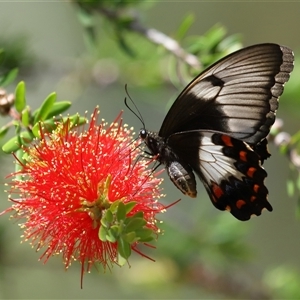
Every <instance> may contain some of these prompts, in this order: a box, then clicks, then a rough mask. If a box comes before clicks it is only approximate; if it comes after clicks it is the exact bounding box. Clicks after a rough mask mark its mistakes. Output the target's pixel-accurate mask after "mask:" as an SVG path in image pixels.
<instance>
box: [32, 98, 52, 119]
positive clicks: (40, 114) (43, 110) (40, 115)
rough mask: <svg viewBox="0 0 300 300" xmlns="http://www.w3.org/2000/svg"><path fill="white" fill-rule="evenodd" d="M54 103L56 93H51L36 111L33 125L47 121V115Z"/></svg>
mask: <svg viewBox="0 0 300 300" xmlns="http://www.w3.org/2000/svg"><path fill="white" fill-rule="evenodd" d="M55 101H56V93H51V94H50V95H49V96H48V97H47V98H46V99H45V100H44V102H43V103H42V105H41V107H40V108H39V110H38V111H37V114H36V115H35V116H34V122H33V123H34V124H35V123H37V122H39V121H44V120H46V119H47V116H48V114H49V113H50V111H51V109H52V107H53V105H54V103H55Z"/></svg>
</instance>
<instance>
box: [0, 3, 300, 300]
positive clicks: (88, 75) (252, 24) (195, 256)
mask: <svg viewBox="0 0 300 300" xmlns="http://www.w3.org/2000/svg"><path fill="white" fill-rule="evenodd" d="M138 11H139V12H138V13H140V17H141V20H142V22H143V23H144V25H145V26H148V27H153V28H156V29H158V30H160V31H162V32H164V33H166V34H168V35H173V34H175V32H176V30H177V28H178V27H179V26H180V24H181V22H182V20H183V18H184V17H185V16H186V15H187V14H189V13H193V15H194V18H195V22H194V24H193V25H192V26H191V28H190V30H189V32H188V34H189V35H202V34H204V33H205V32H206V31H207V30H209V29H210V28H211V27H212V26H214V25H215V24H216V23H219V24H222V25H223V26H224V27H225V28H226V29H227V31H228V35H231V34H240V35H241V37H242V42H243V45H245V46H247V45H250V44H255V43H262V42H275V43H278V44H283V45H287V46H289V47H290V48H292V49H293V50H294V52H295V54H296V57H297V55H298V54H299V49H300V39H299V28H300V19H299V11H300V3H296V2H251V3H250V2H247V1H239V2H226V1H219V2H202V1H193V2H189V1H180V2H175V1H157V2H156V1H149V2H148V1H145V3H144V4H143V5H142V6H141V7H139V8H138ZM76 14H77V10H76V7H75V6H74V5H72V4H71V3H70V2H64V1H61V2H49V1H38V2H27V1H19V2H2V1H1V2H0V43H2V44H3V47H4V48H5V49H7V51H9V50H8V49H9V48H8V47H10V46H11V47H15V46H16V45H17V44H18V42H20V43H21V42H22V43H23V44H21V45H26V48H22V46H21V49H22V50H23V51H25V50H26V51H25V52H26V53H25V54H26V55H25V57H26V59H24V60H23V62H24V66H23V68H21V72H20V75H19V77H18V80H25V82H26V85H27V99H28V102H29V103H30V104H31V105H32V107H33V108H36V107H38V105H40V103H41V101H42V100H43V99H44V98H45V97H46V96H47V95H48V94H49V93H50V92H52V91H56V92H57V93H58V98H59V100H70V101H72V103H73V106H72V108H71V110H70V114H73V113H76V112H80V113H81V114H83V113H84V112H85V111H86V110H87V111H89V112H92V111H93V109H94V107H95V106H96V105H99V106H100V110H101V116H102V117H103V118H105V119H106V120H107V121H112V120H113V119H114V118H115V117H116V116H117V114H118V113H119V111H120V110H122V109H123V110H124V111H125V112H124V120H125V122H126V123H128V124H130V125H132V126H134V127H135V128H136V130H137V131H138V129H139V128H140V127H141V124H140V122H139V120H137V118H136V117H135V116H134V115H133V114H132V113H131V112H130V111H128V109H126V107H125V105H124V102H123V100H124V97H125V96H126V93H125V89H124V85H125V83H127V84H128V90H129V94H130V95H131V97H132V98H133V99H134V101H135V102H136V104H137V106H138V107H139V109H140V111H141V113H142V115H143V118H144V120H145V123H146V126H147V128H148V129H151V130H159V126H160V125H159V124H161V122H162V120H163V118H164V115H165V113H166V112H167V109H168V105H170V103H172V101H174V99H175V98H176V96H177V95H178V94H179V92H180V90H181V89H182V88H183V87H184V85H183V84H182V85H180V84H178V83H177V85H176V87H175V86H174V85H172V84H170V82H169V81H168V80H166V82H165V83H164V84H163V83H162V80H161V78H163V76H164V75H160V76H161V77H159V76H157V75H156V74H159V73H160V74H165V76H166V77H168V76H170V73H172V69H167V68H165V66H166V65H168V64H167V62H166V61H167V59H166V61H160V63H159V64H158V65H155V64H154V63H155V60H156V59H157V58H156V55H157V53H158V54H159V53H160V52H161V51H162V49H161V48H160V47H155V46H151V44H150V43H148V44H146V45H145V46H144V48H136V44H135V43H134V41H135V38H136V37H135V36H134V35H132V36H131V37H129V38H128V40H129V41H132V44H131V45H130V46H131V48H132V49H133V50H134V51H135V53H136V56H137V58H138V60H137V58H131V57H129V56H128V55H127V54H126V53H124V51H121V50H120V49H119V47H118V44H117V43H116V42H115V35H114V33H113V31H112V30H111V29H110V28H109V26H108V25H107V24H104V25H103V24H99V26H98V28H99V31H100V32H98V34H99V45H98V48H97V50H95V49H90V48H89V47H87V44H86V42H85V38H84V30H83V27H82V25H81V24H80V22H79V20H78V18H77V16H76ZM131 39H132V40H131ZM24 41H26V42H25V43H24ZM138 45H139V44H138ZM0 46H1V45H0ZM1 47H2V46H1ZM88 50H89V51H88ZM95 52H97V53H95ZM152 55H153V57H151V56H152ZM95 57H97V58H95ZM155 72H157V73H155ZM299 72H300V67H299V66H298V65H297V63H296V65H295V70H294V72H293V74H292V79H291V83H288V84H287V85H286V89H285V95H284V96H283V97H282V98H281V103H280V109H279V112H278V114H277V115H278V116H279V117H280V118H282V119H283V120H284V124H285V130H286V131H288V132H290V133H295V132H296V131H297V130H299V128H300V122H299V120H300V110H299V109H300V101H299V95H297V93H296V92H292V91H289V89H291V90H293V91H297V87H298V89H299V85H298V84H297V80H298V76H297V74H298V73H299ZM292 80H293V82H294V83H293V82H292ZM14 87H15V86H14V85H11V86H9V87H8V88H7V90H8V91H10V92H13V91H14ZM7 121H8V120H7V119H3V118H2V119H0V125H3V124H5V123H6V122H7ZM270 148H271V149H270V150H271V152H272V158H271V159H270V160H268V161H267V162H266V163H265V168H266V170H267V172H268V178H267V182H266V184H267V187H268V189H269V201H270V202H271V204H272V206H273V209H274V211H273V212H272V213H269V212H263V214H262V216H260V217H254V218H252V219H251V220H250V221H248V222H240V221H237V220H235V219H234V218H233V217H232V216H231V215H230V214H229V213H226V212H220V211H218V210H216V209H215V208H214V207H213V206H212V205H211V203H210V200H209V198H208V196H207V194H206V192H205V191H204V188H203V186H202V185H201V183H200V182H199V184H198V198H197V199H190V198H187V197H184V196H183V195H182V194H181V193H180V192H179V191H178V190H177V189H176V188H174V186H173V184H172V183H171V182H170V181H169V179H167V178H166V180H165V181H164V183H163V188H164V192H165V193H166V194H167V197H166V198H165V200H164V202H165V203H171V202H174V201H175V200H177V199H179V198H182V201H180V203H179V204H177V205H176V206H174V207H172V208H171V209H169V210H168V212H167V213H166V214H164V215H161V218H160V219H161V220H162V221H163V222H164V223H163V224H162V228H163V229H164V230H165V233H164V235H162V236H160V238H159V239H158V242H157V243H156V247H157V249H155V250H151V251H148V252H147V254H148V255H150V256H151V257H152V258H154V259H155V260H156V262H155V263H154V262H152V261H150V260H146V259H144V258H141V257H139V256H138V255H133V257H132V258H131V259H130V263H131V268H128V267H127V266H124V267H122V268H119V267H117V266H116V267H114V268H113V269H112V271H111V272H110V271H109V270H108V271H106V273H105V274H103V273H102V270H101V269H100V270H99V272H97V270H96V269H93V270H92V273H91V274H86V275H85V277H84V288H83V289H82V290H81V289H80V265H79V264H78V263H73V265H72V266H71V267H70V269H69V270H68V271H67V272H65V271H64V265H63V264H62V261H61V259H60V257H53V258H51V259H50V260H49V261H48V262H47V264H46V265H43V264H42V263H40V262H38V258H39V256H40V255H41V253H35V251H34V250H33V249H31V247H30V245H29V244H26V243H24V244H20V235H21V231H20V230H19V227H18V226H17V224H14V223H13V222H9V221H8V216H2V217H1V219H0V226H1V227H0V228H1V237H0V242H1V243H0V298H1V299H25V298H26V299H49V298H52V299H59V298H63V299H81V298H85V299H88V298H97V299H175V298H176V299H232V298H237V299H242V298H243V299H246V298H251V299H271V298H274V299H275V298H277V299H278V298H281V299H283V298H285V299H292V298H293V299H300V257H299V254H300V222H299V218H298V217H297V214H296V211H297V197H296V195H295V196H294V197H288V195H287V192H286V180H287V177H288V176H289V175H290V170H289V167H288V161H287V159H286V158H285V157H283V156H281V155H280V154H279V153H278V151H277V149H275V148H274V147H272V145H271V147H270ZM0 159H1V166H2V167H1V178H2V180H1V182H3V183H4V182H6V179H5V176H6V175H7V174H9V173H10V172H12V171H13V164H12V162H13V157H12V156H9V155H1V156H0ZM3 190H4V189H3ZM1 199H2V201H1V202H0V210H3V209H5V208H7V207H8V206H9V203H8V201H7V194H6V193H4V191H1Z"/></svg>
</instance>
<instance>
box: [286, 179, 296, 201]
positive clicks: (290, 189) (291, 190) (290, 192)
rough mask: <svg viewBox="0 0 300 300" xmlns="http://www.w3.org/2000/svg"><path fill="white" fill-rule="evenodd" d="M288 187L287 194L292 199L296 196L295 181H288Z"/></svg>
mask: <svg viewBox="0 0 300 300" xmlns="http://www.w3.org/2000/svg"><path fill="white" fill-rule="evenodd" d="M286 186H287V194H288V195H289V196H290V197H291V196H293V195H294V193H295V183H294V181H293V180H291V179H288V180H287V182H286Z"/></svg>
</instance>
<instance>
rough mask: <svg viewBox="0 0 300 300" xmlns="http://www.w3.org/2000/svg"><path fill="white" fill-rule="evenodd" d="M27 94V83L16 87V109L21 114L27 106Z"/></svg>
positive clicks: (20, 83) (22, 82) (21, 83)
mask: <svg viewBox="0 0 300 300" xmlns="http://www.w3.org/2000/svg"><path fill="white" fill-rule="evenodd" d="M25 94H26V86H25V82H24V81H21V82H19V83H18V85H17V87H16V91H15V97H16V99H15V107H16V110H17V111H18V112H19V113H21V112H22V110H23V109H24V108H25V106H26V98H25Z"/></svg>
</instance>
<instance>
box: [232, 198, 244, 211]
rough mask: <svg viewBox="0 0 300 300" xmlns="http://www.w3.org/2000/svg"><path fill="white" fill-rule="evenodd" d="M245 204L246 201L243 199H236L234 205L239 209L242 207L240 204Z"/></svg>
mask: <svg viewBox="0 0 300 300" xmlns="http://www.w3.org/2000/svg"><path fill="white" fill-rule="evenodd" d="M245 204H246V201H244V200H241V199H240V200H238V201H236V204H235V205H236V207H237V208H238V209H241V208H242V206H243V205H245Z"/></svg>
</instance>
